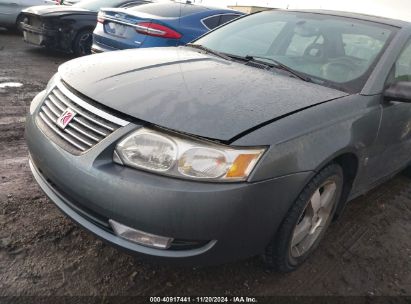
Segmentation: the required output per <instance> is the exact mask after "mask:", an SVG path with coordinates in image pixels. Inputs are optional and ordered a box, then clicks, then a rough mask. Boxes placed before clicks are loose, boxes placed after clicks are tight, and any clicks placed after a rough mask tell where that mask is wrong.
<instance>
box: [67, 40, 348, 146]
mask: <svg viewBox="0 0 411 304" xmlns="http://www.w3.org/2000/svg"><path fill="white" fill-rule="evenodd" d="M59 73H60V75H61V77H62V78H63V80H64V81H65V82H66V83H67V84H68V85H70V86H71V87H72V88H74V89H75V90H77V91H79V92H80V93H82V94H84V95H85V96H88V97H89V98H91V99H94V100H95V101H97V102H99V103H101V104H104V105H106V106H108V107H110V108H112V109H115V110H117V111H120V112H123V113H125V114H127V115H130V116H133V117H135V118H138V119H140V120H144V121H147V122H150V123H153V124H156V125H159V126H162V127H165V128H169V129H173V130H176V131H180V132H184V133H190V134H195V135H198V136H202V137H207V138H213V139H219V140H226V141H228V140H230V139H231V138H233V137H235V136H236V135H238V134H239V133H242V132H244V131H247V130H249V129H250V128H253V127H255V126H257V125H259V124H262V123H264V122H266V121H268V120H272V119H276V118H278V117H281V116H284V115H286V114H289V113H291V112H294V111H298V110H300V109H303V108H306V107H310V106H313V105H315V104H318V103H322V102H325V101H328V100H331V99H335V98H339V97H342V96H345V95H347V94H346V93H343V92H340V91H337V90H333V89H329V88H326V87H322V86H319V85H315V84H312V83H306V82H303V81H301V80H298V79H295V78H291V77H287V76H283V75H275V74H273V72H269V71H265V70H261V69H257V68H253V67H249V66H246V65H244V64H241V63H235V62H231V61H226V60H224V59H220V58H217V57H214V56H212V55H205V54H202V53H199V52H198V51H195V50H193V49H191V48H188V47H179V48H152V49H139V50H125V51H117V52H108V53H103V54H98V55H91V56H86V57H82V58H79V59H75V60H72V61H70V62H67V63H65V64H63V65H61V66H60V68H59Z"/></svg>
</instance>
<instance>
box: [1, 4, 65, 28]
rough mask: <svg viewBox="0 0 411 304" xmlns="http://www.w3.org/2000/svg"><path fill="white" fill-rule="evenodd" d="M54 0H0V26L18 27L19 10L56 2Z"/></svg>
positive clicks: (21, 19)
mask: <svg viewBox="0 0 411 304" xmlns="http://www.w3.org/2000/svg"><path fill="white" fill-rule="evenodd" d="M56 3H57V2H56V1H55V0H0V27H6V28H18V29H19V28H20V22H21V21H23V15H22V14H21V11H22V10H23V9H25V8H27V7H30V6H35V5H48V4H56Z"/></svg>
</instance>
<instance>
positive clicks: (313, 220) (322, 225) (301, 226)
mask: <svg viewBox="0 0 411 304" xmlns="http://www.w3.org/2000/svg"><path fill="white" fill-rule="evenodd" d="M343 182H344V178H343V171H342V169H341V167H340V166H339V165H337V164H331V165H329V166H327V167H326V168H324V169H323V170H322V171H320V172H319V173H318V174H317V175H316V176H315V177H314V178H313V179H312V180H311V181H310V182H309V183H308V184H307V185H306V186H305V188H304V190H303V191H302V192H301V194H300V195H299V197H298V199H297V200H296V202H295V203H294V205H293V206H292V207H291V209H290V210H289V212H288V214H287V216H286V218H285V219H284V221H283V223H282V224H281V226H280V229H279V231H278V232H277V234H276V236H275V237H274V239H273V240H272V242H271V243H270V244H269V245H268V247H267V248H266V251H265V254H264V256H263V257H264V260H265V262H266V264H267V266H268V267H270V268H273V269H275V270H277V271H280V272H290V271H293V270H295V269H297V268H298V267H299V266H300V265H301V264H302V263H303V262H304V261H305V260H306V259H307V258H308V257H309V256H310V254H311V253H312V252H313V251H314V250H315V249H316V248H317V246H318V244H319V243H320V241H321V239H322V237H323V236H324V233H325V231H326V230H327V228H328V226H329V225H330V223H331V221H332V219H333V217H334V214H335V211H336V208H337V205H338V202H339V201H340V198H341V192H342V188H343Z"/></svg>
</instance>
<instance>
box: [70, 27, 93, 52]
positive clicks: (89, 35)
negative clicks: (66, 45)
mask: <svg viewBox="0 0 411 304" xmlns="http://www.w3.org/2000/svg"><path fill="white" fill-rule="evenodd" d="M92 44H93V31H91V30H83V31H80V32H79V33H78V34H77V36H76V38H75V39H74V42H73V52H74V54H75V55H76V56H84V55H89V54H91V45H92Z"/></svg>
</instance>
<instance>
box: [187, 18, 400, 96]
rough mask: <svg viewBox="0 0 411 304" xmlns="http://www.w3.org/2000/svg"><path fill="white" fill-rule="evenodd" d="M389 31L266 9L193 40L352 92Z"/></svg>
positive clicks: (353, 21) (376, 25)
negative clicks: (275, 63)
mask: <svg viewBox="0 0 411 304" xmlns="http://www.w3.org/2000/svg"><path fill="white" fill-rule="evenodd" d="M395 31H396V30H395V28H394V27H391V26H386V25H383V24H379V23H374V22H366V21H360V20H357V19H351V18H344V17H336V16H330V15H324V14H315V13H308V12H284V11H269V12H263V13H258V14H254V15H251V16H249V17H245V18H242V19H240V20H238V21H235V22H233V23H230V24H228V25H226V26H224V27H222V28H220V29H218V30H216V31H214V32H211V33H210V34H208V35H206V36H204V37H202V38H200V39H199V40H197V41H196V42H195V43H196V44H201V45H204V46H206V47H208V48H210V49H213V50H216V51H219V52H222V53H226V54H233V55H237V56H242V57H244V56H247V55H250V56H263V57H267V58H272V59H275V60H277V61H279V62H281V63H283V64H285V65H287V66H289V67H291V68H292V69H294V70H296V71H299V72H302V73H304V74H307V75H308V76H311V77H312V78H314V80H316V81H317V82H319V83H321V84H324V85H328V86H331V87H336V88H338V89H341V90H345V91H349V92H356V91H360V90H361V88H362V87H363V86H364V84H365V81H366V80H367V78H368V76H369V73H370V70H371V68H372V67H373V65H374V64H375V62H376V61H377V59H378V57H379V56H380V55H381V53H382V51H383V50H384V48H385V46H386V45H387V44H388V41H389V40H390V39H391V37H392V35H393V34H394V32H395ZM258 59H259V60H260V58H258ZM267 62H269V61H267Z"/></svg>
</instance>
